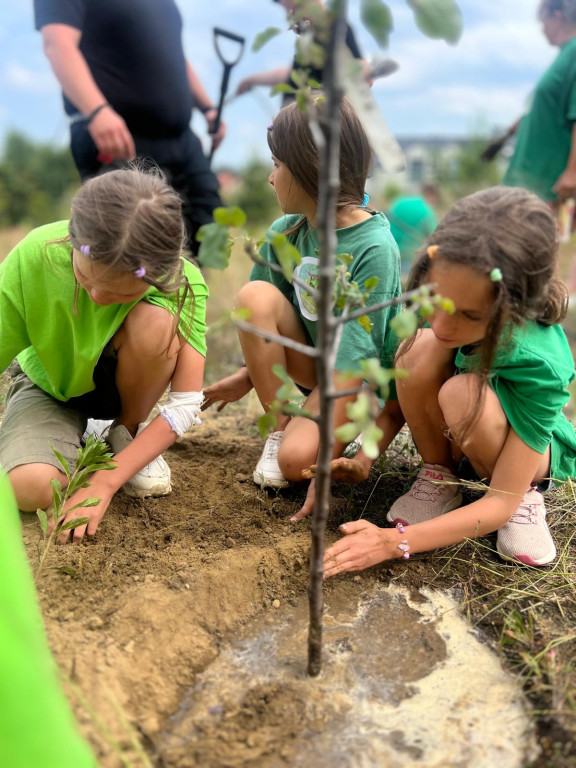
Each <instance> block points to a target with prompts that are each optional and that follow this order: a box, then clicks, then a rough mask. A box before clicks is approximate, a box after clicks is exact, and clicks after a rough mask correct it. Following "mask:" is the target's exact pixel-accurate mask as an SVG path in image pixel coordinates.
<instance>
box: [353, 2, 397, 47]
mask: <svg viewBox="0 0 576 768" xmlns="http://www.w3.org/2000/svg"><path fill="white" fill-rule="evenodd" d="M360 18H361V19H362V24H364V26H365V27H366V29H367V30H368V32H370V34H371V35H372V37H373V38H374V40H376V42H377V43H378V45H379V46H380V47H381V48H386V46H387V45H388V36H389V35H390V32H391V31H392V28H393V26H394V25H393V22H392V13H391V12H390V8H389V7H388V6H387V5H386V3H383V2H382V0H361V3H360Z"/></svg>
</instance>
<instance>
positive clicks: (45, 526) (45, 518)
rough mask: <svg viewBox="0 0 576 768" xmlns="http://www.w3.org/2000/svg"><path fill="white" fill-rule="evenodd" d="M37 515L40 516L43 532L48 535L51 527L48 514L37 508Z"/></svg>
mask: <svg viewBox="0 0 576 768" xmlns="http://www.w3.org/2000/svg"><path fill="white" fill-rule="evenodd" d="M36 515H37V516H38V520H40V527H41V528H42V533H43V534H44V535H46V534H47V533H48V528H49V523H48V515H47V514H46V512H45V511H44V510H43V509H37V510H36Z"/></svg>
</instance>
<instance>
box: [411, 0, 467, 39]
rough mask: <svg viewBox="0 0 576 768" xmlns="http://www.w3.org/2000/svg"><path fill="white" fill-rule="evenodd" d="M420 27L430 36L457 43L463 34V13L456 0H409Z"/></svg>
mask: <svg viewBox="0 0 576 768" xmlns="http://www.w3.org/2000/svg"><path fill="white" fill-rule="evenodd" d="M408 5H410V6H411V7H412V10H413V11H414V18H415V21H416V24H417V26H418V28H419V29H420V30H421V31H422V32H423V33H424V34H425V35H428V37H432V38H439V39H441V40H446V42H447V43H451V44H452V45H456V43H457V42H458V40H460V36H461V34H462V13H461V12H460V8H459V7H458V5H457V4H456V2H455V0H408Z"/></svg>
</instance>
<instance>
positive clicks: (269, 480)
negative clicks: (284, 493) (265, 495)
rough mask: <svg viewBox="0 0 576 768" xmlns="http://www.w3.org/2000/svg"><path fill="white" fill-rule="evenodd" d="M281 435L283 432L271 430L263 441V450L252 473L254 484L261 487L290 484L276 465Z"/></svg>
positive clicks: (279, 486)
mask: <svg viewBox="0 0 576 768" xmlns="http://www.w3.org/2000/svg"><path fill="white" fill-rule="evenodd" d="M283 436H284V433H283V432H272V434H270V435H268V439H267V440H266V442H265V443H264V450H263V451H262V455H261V456H260V459H259V460H258V464H256V469H255V470H254V474H253V475H252V477H253V479H254V482H255V483H256V485H260V486H262V488H264V487H266V486H267V487H268V488H286V487H287V486H289V485H290V482H289V481H288V480H286V478H285V477H284V475H283V474H282V472H281V470H280V467H279V466H278V451H279V450H280V445H281V444H282V437H283Z"/></svg>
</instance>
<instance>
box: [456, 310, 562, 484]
mask: <svg viewBox="0 0 576 768" xmlns="http://www.w3.org/2000/svg"><path fill="white" fill-rule="evenodd" d="M474 360H475V357H474V356H473V355H466V354H465V353H464V352H463V348H460V349H459V350H458V352H457V355H456V368H458V369H459V370H462V371H470V370H473V368H474ZM573 379H574V360H573V358H572V353H571V352H570V347H569V346H568V341H567V339H566V335H565V333H564V331H563V330H562V328H561V327H560V326H559V325H551V326H545V325H540V324H539V323H537V322H535V321H533V320H530V321H528V322H526V323H525V325H523V326H521V327H519V328H515V329H514V330H513V332H512V337H511V339H510V342H509V343H508V344H504V345H503V346H502V348H501V349H499V350H498V352H497V354H496V359H495V361H494V367H493V370H492V373H491V375H490V380H489V383H490V387H491V388H492V389H493V390H494V392H495V393H496V394H497V395H498V399H499V400H500V403H501V405H502V408H503V409H504V413H505V414H506V418H507V419H508V421H509V422H510V425H511V426H512V429H513V430H514V431H515V432H516V434H517V435H518V437H520V439H521V440H523V441H524V442H525V443H526V445H528V446H530V448H533V449H534V450H535V451H536V452H537V453H544V452H545V451H546V449H547V448H548V446H549V445H550V446H551V468H550V474H551V477H552V478H553V479H554V480H555V481H557V482H562V481H564V480H567V479H568V478H572V477H576V432H575V431H574V426H573V425H572V424H571V423H570V422H569V421H568V419H567V418H566V416H565V415H564V413H563V411H562V409H563V407H564V406H565V405H566V403H567V402H568V399H569V397H570V393H569V391H568V386H569V384H570V382H571V381H572V380H573Z"/></svg>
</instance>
